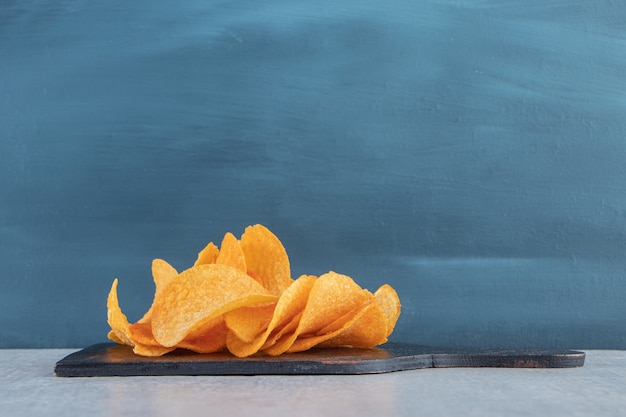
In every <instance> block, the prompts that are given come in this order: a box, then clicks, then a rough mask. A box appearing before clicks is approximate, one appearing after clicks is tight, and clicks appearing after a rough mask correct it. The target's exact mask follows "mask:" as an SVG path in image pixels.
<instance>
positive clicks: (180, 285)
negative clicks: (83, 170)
mask: <svg viewBox="0 0 626 417" xmlns="http://www.w3.org/2000/svg"><path fill="white" fill-rule="evenodd" d="M152 276H153V279H154V284H155V291H154V299H153V302H152V305H151V306H150V308H149V309H148V311H146V313H145V314H144V315H143V317H142V318H141V319H139V320H138V321H137V322H136V323H134V324H130V323H129V321H128V319H127V317H126V316H125V315H124V313H122V310H121V308H120V306H119V300H118V297H117V285H118V280H117V279H115V280H114V281H113V285H112V286H111V290H110V292H109V296H108V298H107V321H108V323H109V326H110V327H111V331H110V332H109V333H108V337H109V339H111V340H113V341H115V342H117V343H120V344H125V345H129V346H131V347H132V349H133V352H135V353H136V354H137V355H142V356H160V355H164V354H166V353H168V352H171V351H173V350H174V349H176V348H182V349H188V350H191V351H195V352H199V353H213V352H219V351H223V350H225V349H228V351H230V352H231V353H232V354H233V355H235V356H237V357H247V356H250V355H254V354H256V353H257V352H261V353H264V354H268V355H280V354H283V353H285V352H289V353H291V352H300V351H303V350H307V349H310V348H312V347H315V346H317V347H338V346H350V347H354V348H370V347H373V346H377V345H379V344H381V343H385V342H386V341H387V338H388V336H389V335H390V334H391V332H392V331H393V329H394V327H395V325H396V322H397V320H398V316H399V315H400V300H399V298H398V295H397V293H396V292H395V290H394V289H393V288H392V287H390V286H389V285H383V286H381V287H380V288H379V289H378V290H377V291H376V293H374V294H372V293H370V292H369V291H368V290H366V289H363V288H361V287H360V286H359V285H358V284H356V282H354V280H353V279H352V278H350V277H349V276H347V275H342V274H338V273H336V272H333V271H330V272H328V273H326V274H324V275H322V276H320V277H319V278H318V277H316V276H313V275H302V276H300V277H299V278H298V279H296V280H293V279H292V278H291V272H290V264H289V258H288V257H287V252H286V251H285V248H284V247H283V245H282V243H281V242H280V240H278V238H277V237H276V236H275V235H274V234H273V233H272V232H270V231H269V230H268V229H267V228H266V227H264V226H262V225H259V224H257V225H254V226H249V227H247V228H246V230H245V232H244V233H243V235H242V236H241V240H237V238H236V237H235V236H234V235H233V234H232V233H230V232H229V233H226V234H225V235H224V237H223V239H222V242H221V247H220V248H219V249H218V247H217V246H216V245H214V244H213V243H209V244H207V245H206V246H205V247H204V249H202V251H200V252H199V253H198V256H197V258H196V261H195V262H194V265H193V267H191V268H189V269H187V270H185V271H183V272H182V273H180V274H179V273H178V271H177V270H176V269H175V268H174V267H172V266H171V265H170V264H169V263H167V262H166V261H164V260H162V259H155V260H154V261H153V262H152Z"/></svg>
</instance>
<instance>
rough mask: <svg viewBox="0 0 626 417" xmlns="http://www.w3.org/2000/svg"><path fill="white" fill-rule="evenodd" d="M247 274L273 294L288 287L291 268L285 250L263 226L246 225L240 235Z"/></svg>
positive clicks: (279, 292)
mask: <svg viewBox="0 0 626 417" xmlns="http://www.w3.org/2000/svg"><path fill="white" fill-rule="evenodd" d="M241 249H242V250H243V253H244V256H245V258H246V266H247V268H248V275H250V276H251V277H253V278H254V279H256V280H257V281H259V282H260V283H261V285H263V287H264V288H267V290H268V291H269V292H270V293H271V294H274V295H280V294H282V292H283V291H284V290H286V289H287V287H289V285H290V284H291V282H292V281H293V280H292V279H291V270H290V265H289V258H288V257H287V252H286V251H285V248H284V247H283V244H282V243H281V242H280V240H279V239H278V238H277V237H276V236H275V235H274V234H273V233H272V232H270V231H269V230H268V229H267V228H266V227H265V226H262V225H260V224H257V225H254V226H248V227H247V228H246V230H245V232H244V233H243V235H242V236H241Z"/></svg>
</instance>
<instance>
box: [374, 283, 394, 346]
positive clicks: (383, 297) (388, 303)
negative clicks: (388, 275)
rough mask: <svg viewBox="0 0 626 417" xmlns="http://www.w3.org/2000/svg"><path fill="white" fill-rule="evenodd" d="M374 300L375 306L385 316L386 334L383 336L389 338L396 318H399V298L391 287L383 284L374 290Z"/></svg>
mask: <svg viewBox="0 0 626 417" xmlns="http://www.w3.org/2000/svg"><path fill="white" fill-rule="evenodd" d="M374 299H375V300H376V305H377V306H378V308H380V310H381V312H382V313H383V315H384V316H385V320H386V325H387V326H386V327H387V334H386V335H385V336H389V335H390V334H391V333H392V332H393V329H394V328H395V326H396V322H397V321H398V317H400V298H399V297H398V294H397V293H396V290H394V289H393V287H391V286H390V285H388V284H385V285H382V286H381V287H380V288H379V289H378V290H376V292H375V293H374Z"/></svg>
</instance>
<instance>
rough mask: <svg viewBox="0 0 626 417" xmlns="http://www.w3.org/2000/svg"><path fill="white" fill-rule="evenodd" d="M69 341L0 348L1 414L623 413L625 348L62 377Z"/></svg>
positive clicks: (625, 407) (93, 416)
mask: <svg viewBox="0 0 626 417" xmlns="http://www.w3.org/2000/svg"><path fill="white" fill-rule="evenodd" d="M75 350H77V349H5V350H0V370H1V372H0V416H12V417H19V416H90V417H97V416H167V417H171V416H233V417H234V416H256V417H258V416H293V415H298V416H318V415H323V416H326V417H332V416H351V415H358V416H416V415H428V416H450V415H462V416H481V417H483V416H503V415H515V416H542V415H545V416H553V417H554V416H568V417H575V416H591V415H593V416H622V415H624V410H626V351H615V350H613V351H603V350H591V351H585V352H586V354H587V357H586V362H585V365H584V366H583V367H582V368H569V369H505V368H448V369H434V368H430V369H421V370H414V371H402V372H393V373H387V374H378V375H356V376H347V375H338V376H330V375H329V376H227V377H212V376H203V377H199V376H195V377H193V376H176V377H172V376H168V377H105V378H60V377H56V376H54V372H53V371H54V365H55V363H56V362H57V361H58V360H60V359H62V358H63V357H65V356H66V355H68V354H70V353H72V352H74V351H75Z"/></svg>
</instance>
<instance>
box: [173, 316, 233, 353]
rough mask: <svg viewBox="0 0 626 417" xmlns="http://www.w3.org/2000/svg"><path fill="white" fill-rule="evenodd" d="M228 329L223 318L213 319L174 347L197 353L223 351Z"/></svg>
mask: <svg viewBox="0 0 626 417" xmlns="http://www.w3.org/2000/svg"><path fill="white" fill-rule="evenodd" d="M228 331H229V330H228V327H227V326H226V323H225V322H224V318H223V316H220V317H217V318H216V319H213V320H212V321H211V322H209V324H208V325H207V326H206V327H205V328H202V329H200V331H198V330H196V331H194V332H193V333H191V334H189V335H188V336H187V337H185V338H184V339H183V340H182V341H181V342H179V343H178V344H177V345H176V346H177V347H180V348H183V349H188V350H192V351H194V352H198V353H214V352H219V351H221V350H224V348H225V347H226V336H227V335H228Z"/></svg>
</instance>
